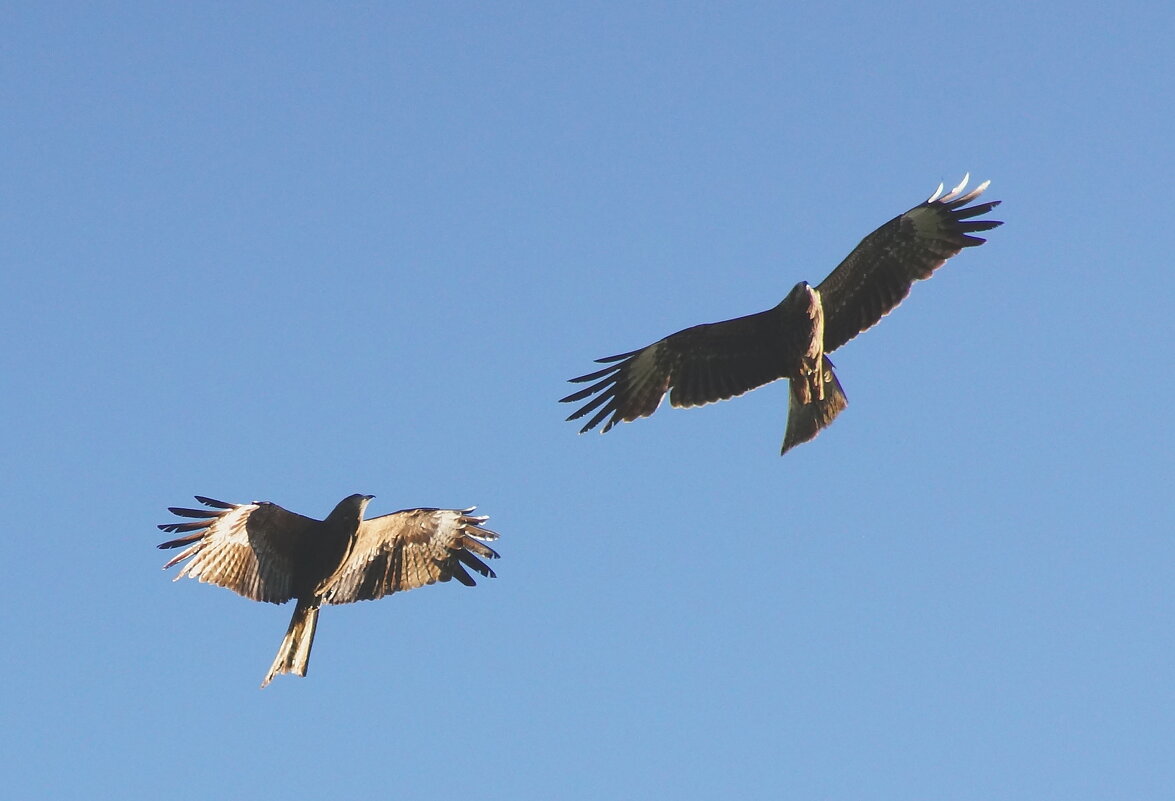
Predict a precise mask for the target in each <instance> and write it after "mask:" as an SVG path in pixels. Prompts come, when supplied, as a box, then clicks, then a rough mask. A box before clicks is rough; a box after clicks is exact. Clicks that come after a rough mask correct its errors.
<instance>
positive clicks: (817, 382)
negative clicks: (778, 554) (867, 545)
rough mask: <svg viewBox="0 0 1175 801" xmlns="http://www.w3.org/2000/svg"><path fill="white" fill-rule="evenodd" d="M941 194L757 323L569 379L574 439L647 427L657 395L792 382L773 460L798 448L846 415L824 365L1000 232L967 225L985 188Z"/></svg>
mask: <svg viewBox="0 0 1175 801" xmlns="http://www.w3.org/2000/svg"><path fill="white" fill-rule="evenodd" d="M967 180H968V178H967V177H964V178H963V181H962V183H960V184H959V185H958V186H957V187H955V188H954V189H953V190H951V192H949V193H947V194H946V195H942V187H941V186H940V187H939V190H938V191H937V192H935V193H934V195H932V196H931V197H930V199H928V200H927V201H926V202H924V203H920V204H919V205H917V206H915V207H914V208H912V209H910V210H909V211H907V212H905V213H904V214H900V215H898V216H897V217H895V218H893V219H892V220H890V221H889V222H887V223H886V224H885V225H883V226H881V227H880V228H878V229H877V230H876V231H874V232H873V233H871V234H869V235H868V236H867V237H865V238H864V239H863V240H861V243H860V244H859V245H857V247H856V248H854V249H853V251H852V252H851V253H850V254H849V255H848V256H847V257H846V258H845V259H844V261H842V262H841V263H840V264H839V265H838V266H837V268H836V269H835V270H833V271H832V272H831V273H830V274H829V275H828V277H827V278H825V279H824V280H823V281H822V282H821V283H820V284H819V285H818V286H816V287H811V286H809V285H808V283H807V282H804V281H801V282H800V283H798V284H796V286H795V287H793V288H792V290H791V292H789V293H788V295H787V297H785V298H784V299H783V300H782V301H781V302H780V303H779V304H778V305H777V306H775V307H774V308H771V309H768V310H766V311H762V312H759V313H758V314H751V315H747V316H745V317H738V318H735V319H733V320H725V321H723V322H719V323H708V324H705V325H696V326H693V327H692V328H686V329H684V330H682V331H678V332H677V333H676V334H671V335H670V336H667V337H665V338H664V339H661V340H659V341H657V342H654V343H653V344H652V345H649V346H647V347H645V348H641V349H640V350H634V351H630V352H628V353H621V354H619V355H617V356H608V357H606V358H603V359H598V360H597V361H598V362H599V363H601V364H608V365H609V366H608V367H605V368H604V369H602V370H597V371H596V372H593V373H588V374H587V375H582V376H579V377H577V378H573V379H571V381H572V382H573V383H586V382H594V383H592V384H591V386H589V387H587V388H585V389H581V390H579V391H578V392H574V393H572V394H571V395H568V396H567V397H565V398H563V399H562V402H564V403H575V402H579V401H584V400H586V401H587V403H585V404H584V405H583V406H582V407H580V408H579V409H577V410H576V411H575V412H574V413H573V414H572V415H571V416H570V417H568V418H567V419H568V420H578V419H580V418H581V417H584V416H586V415H588V414H590V413H592V412H594V413H595V414H594V415H593V416H592V417H591V418H590V419H589V420H588V422H587V423H586V424H585V425H584V426H583V428H581V429H580V433H584V432H586V431H590V430H591V429H593V428H595V427H596V426H598V425H600V424H601V423H603V424H604V426H603V428H602V429H601V430H602V431H604V432H606V431H608V430H609V429H611V428H612V426H614V425H616V423H618V422H627V421H632V420H636V419H638V418H641V417H648V416H649V415H651V414H652V413H653V412H655V411H656V410H657V407H658V406H659V405H660V403H661V399H662V398H663V397H664V396H665V393H666V392H668V393H669V403H670V405H672V406H676V407H691V406H702V405H704V404H707V403H712V402H714V401H719V400H726V399H727V398H733V397H736V396H738V395H742V394H743V393H745V392H748V391H750V390H752V389H755V388H756V387H760V386H762V385H764V384H767V383H770V382H772V381H776V380H778V379H781V378H787V379H789V380H790V384H791V390H790V394H789V412H788V422H787V431H786V433H785V435H784V440H783V447H782V450H781V453H786V452H787V451H788V450H789V449H790V448H792V447H794V446H795V445H798V444H800V443H801V442H807V441H808V440H810V439H812V438H813V437H815V436H816V435H817V434H818V433H819V432H820V431H821V429H823V428H825V427H826V426H827V425H828V424H829V423H831V422H832V420H833V419H834V418H835V417H836V416H837V415H838V414H839V413H840V412H841V410H842V409H844V408H845V406H846V405H847V404H848V399H847V398H846V397H845V395H844V391H843V390H842V388H841V385H840V381H839V380H838V379H837V377H836V373H835V372H834V370H833V365H832V362H831V361H829V360H828V357H827V355H826V354H828V353H831V352H832V351H834V350H836V349H837V348H839V347H840V346H841V345H844V344H845V343H846V342H848V341H849V340H850V339H852V338H853V337H855V336H856V335H857V334H859V333H861V332H862V331H865V330H867V329H868V328H871V327H872V326H874V325H876V324H877V322H878V321H879V320H880V319H881V318H882V317H883V316H884V315H885V314H887V313H889V312H890V311H891V310H892V309H893V308H894V307H896V306H897V305H898V304H899V303H901V302H902V300H903V299H904V298H905V297H906V295H908V294H909V292H910V287H911V286H912V285H913V283H914V281H917V280H920V279H925V278H929V277H930V276H931V274H932V273H933V272H934V271H935V270H936V269H938V268H939V267H941V266H942V265H943V264H944V263H945V262H946V260H947V259H949V258H951V257H952V256H954V255H956V254H957V253H958V252H959V251H960V250H962V249H963V248H965V247H975V246H977V245H982V244H983V243H984V242H985V241H986V240H985V239H982V238H980V237H977V236H973V235H972V234H974V233H975V232H978V231H986V230H989V229H992V228H995V227H996V226H998V225H1003V223H1002V222H999V221H996V220H973V219H972V218H974V217H978V216H980V215H983V214H986V213H987V212H989V211H991V210H992V209H993V208H995V207H996V206H998V205H999V201H998V200H997V201H991V202H989V203H980V204H978V205H975V206H970V207H968V206H967V204H968V203H970V202H971V201H973V200H975V199H976V198H978V197H979V195H980V194H982V193H983V191H984V190H985V189H986V188H987V186H988V182H986V181H985V182H984V183H982V184H980V185H979V186H978V187H976V188H975V189H974V190H972V191H971V192H968V193H966V194H963V189H964V188H965V187H966V185H967Z"/></svg>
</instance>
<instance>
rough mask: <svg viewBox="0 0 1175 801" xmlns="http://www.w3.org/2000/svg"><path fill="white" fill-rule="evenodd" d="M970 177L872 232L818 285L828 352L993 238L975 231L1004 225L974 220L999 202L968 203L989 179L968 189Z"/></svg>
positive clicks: (993, 221)
mask: <svg viewBox="0 0 1175 801" xmlns="http://www.w3.org/2000/svg"><path fill="white" fill-rule="evenodd" d="M969 177H970V176H969V175H967V176H964V177H963V181H962V182H961V183H960V184H959V185H958V186H956V187H955V188H954V189H952V190H951V191H950V192H948V193H947V194H946V195H942V187H941V186H940V187H939V189H938V191H937V192H935V193H934V194H933V195H932V196H931V197H930V199H929V200H927V201H926V202H925V203H920V204H918V205H917V206H915V207H914V208H912V209H910V210H909V211H907V212H906V213H905V214H901V215H899V216H897V217H894V218H893V219H892V220H890V221H889V222H887V223H886V224H885V225H883V226H881V227H880V228H878V229H877V230H876V231H874V232H873V233H871V234H869V236H867V237H865V238H864V239H862V240H861V243H860V244H859V245H857V247H855V248H854V249H853V252H852V253H850V254H849V255H848V256H847V257H846V258H845V260H844V261H842V262H841V263H840V265H839V266H837V268H836V269H835V270H833V271H832V272H831V273H829V275H828V277H827V278H825V279H824V280H823V281H822V282H821V283H820V285H819V286H818V287H817V288H816V289H817V290H818V291H819V292H820V297H821V301H822V303H823V306H824V352H825V353H831V352H832V351H834V350H836V349H837V348H839V347H840V346H841V345H843V344H845V343H846V342H848V341H849V340H850V339H852V338H853V337H855V336H856V335H857V334H859V333H861V332H862V331H864V330H866V329H868V328H870V327H872V326H873V325H875V324H876V323H877V321H878V320H880V319H881V318H882V317H883V316H884V315H885V314H887V313H889V312H890V311H891V310H892V309H893V308H894V307H895V306H897V305H898V304H899V303H901V302H902V300H903V299H904V298H905V297H906V295H908V294H909V293H910V287H911V285H913V283H914V282H915V281H917V280H919V279H923V278H929V277H930V275H931V273H933V272H934V271H935V270H936V269H938V268H939V267H941V266H942V265H943V264H944V263H945V262H946V260H947V259H949V258H951V257H952V256H954V255H955V254H957V253H958V252H959V251H960V250H962V249H963V248H968V247H975V246H976V245H982V244H983V243H984V242H986V241H987V240H986V239H983V238H981V237H978V236H973V235H972V234H974V233H976V232H977V231H987V230H990V229H992V228H995V227H996V226H998V225H1003V223H1002V222H1000V221H997V220H975V219H972V218H974V217H978V216H980V215H983V214H987V213H988V212H989V211H991V210H992V209H994V208H995V207H996V206H998V205H999V201H998V200H994V201H991V202H990V203H980V204H978V205H975V206H970V207H968V206H967V204H968V203H970V202H971V201H973V200H975V199H976V198H977V197H979V196H980V195H981V194H982V193H983V190H985V189H987V185H988V183H989V182H988V181H984V182H983V183H982V184H980V185H979V186H977V187H975V188H974V189H972V190H971V191H970V192H967V193H966V194H963V190H964V188H965V187H966V186H967V180H968V178H969ZM940 195H942V196H941V197H940Z"/></svg>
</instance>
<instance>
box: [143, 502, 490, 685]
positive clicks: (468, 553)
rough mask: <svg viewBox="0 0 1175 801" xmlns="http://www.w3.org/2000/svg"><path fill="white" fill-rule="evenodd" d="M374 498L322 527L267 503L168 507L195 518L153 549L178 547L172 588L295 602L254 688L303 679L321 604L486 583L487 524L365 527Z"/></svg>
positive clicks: (425, 521) (429, 520) (378, 523)
mask: <svg viewBox="0 0 1175 801" xmlns="http://www.w3.org/2000/svg"><path fill="white" fill-rule="evenodd" d="M372 497H373V496H371V495H352V496H350V497H348V498H344V499H343V500H341V501H339V504H338V506H336V507H335V508H334V510H333V511H332V512H331V513H330V514H329V515H327V517H326V520H314V519H312V518H309V517H303V516H302V515H300V514H296V513H294V512H290V511H287V510H286V509H283V508H282V507H280V506H278V505H276V504H273V503H269V502H268V501H258V502H254V503H248V504H234V503H225V502H224V501H216V500H213V499H211V498H205V497H202V496H200V495H197V496H196V500H197V501H199V502H200V503H202V504H204V505H205V506H207V507H209V508H208V509H184V508H180V507H171V508H169V509H168V511H169V512H171V513H172V514H175V515H178V516H180V517H185V518H193V519H192V520H185V521H177V522H174V523H164V524H162V525H160V526H159V528H161V529H162V530H163V531H167V532H171V533H176V534H179V533H182V534H183V535H184V536H182V537H179V538H178V539H174V540H170V541H168V542H165V543H163V544H161V545H160V546H159V547H160V548H180V547H184V546H186V547H184V550H183V551H181V552H180V554H179V555H178V556H176V557H175V558H174V559H172V560H171V561H170V562H168V563H167V564H166V565H164V566H163V567H164V569H165V570H166V569H167V568H169V567H171V566H172V565H175V564H177V563H179V562H182V561H183V560H184V559H188V560H189V561H188V562H187V564H185V565H184V566H183V567H182V568H181V569H180V572H179V575H177V576H176V580H177V581H178V580H179V579H181V578H183V577H184V576H189V577H191V578H194V579H199V580H200V581H206V582H208V583H210V584H216V585H219V586H221V587H227V588H228V589H230V590H232V591H233V592H235V593H238V594H239V595H243V596H245V597H246V598H250V599H252V600H254V601H266V602H269V603H275V604H281V603H285V602H286V601H289V600H291V599H293V600H296V601H297V606H295V608H294V615H293V617H292V618H291V620H290V627H289V629H288V630H287V631H286V636H285V639H284V640H282V644H281V647H280V648H279V649H278V652H277V658H276V659H274V660H273V665H272V667H270V668H269V673H268V674H267V675H266V676H265V681H263V682H261V686H262V687H264V686H265V685H267V684H269V682H270V680H271V679H273V677H274V676H276V675H277V674H279V673H296V674H297V675H299V676H305V675H306V666H307V664H308V663H309V661H310V646H311V645H312V644H313V643H314V629H315V627H316V625H317V624H318V610H319V607H320V606H321V605H322V604H349V603H352V602H354V601H368V600H372V599H375V598H382V597H383V596H385V595H391V594H392V593H393V592H397V591H403V590H411V589H415V588H416V587H423V586H424V585H426V584H432V583H434V582H437V581H448V580H449V579H451V578H455V579H457V580H458V581H460V582H461V583H462V584H464V585H466V586H468V587H472V586H473V585H474V583H475V582H474V580H473V577H472V576H470V575H469V572H468V571H467V570H466V569H465V568H467V567H468V568H471V569H473V570H474V571H476V572H477V573H480V574H481V575H483V576H486V577H488V578H494V571H493V570H491V569H490V568H489V566H487V565H486V564H485V562H483V561H481V560H482V559H496V558H498V554H497V553H496V552H495V551H494V550H493V549H492V548H490V547H489V546H488V545H485V544H484V543H485V542H487V541H492V540H496V539H497V538H498V535H497V534H496V533H495V532H493V531H490V530H489V529H487V528H483V527H482V524H483V523H484V522H485V521H486V520H488V519H489V518H487V517H481V516H473V515H472V514H471V512H473V509H472V508H469V509H404V510H403V511H399V512H393V513H392V514H389V515H382V516H380V517H373V518H371V519H369V520H364V519H363V512H364V510H365V509H366V508H367V504H368V502H369V501H370V500H371V499H372ZM479 557H480V558H479Z"/></svg>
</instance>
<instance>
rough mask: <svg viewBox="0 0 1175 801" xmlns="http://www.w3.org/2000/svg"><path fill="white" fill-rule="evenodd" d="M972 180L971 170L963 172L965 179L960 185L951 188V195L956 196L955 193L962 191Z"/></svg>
mask: <svg viewBox="0 0 1175 801" xmlns="http://www.w3.org/2000/svg"><path fill="white" fill-rule="evenodd" d="M970 180H971V173H970V172H965V173H963V180H962V181H959V185H958V186H956V187H955V188H954V189H952V190H951V195H952V196H954V195H957V194H959V193H960V192H962V191H963V189H964V188H965V187H966V186H967V182H968V181H970Z"/></svg>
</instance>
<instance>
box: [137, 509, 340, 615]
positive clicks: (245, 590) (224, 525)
mask: <svg viewBox="0 0 1175 801" xmlns="http://www.w3.org/2000/svg"><path fill="white" fill-rule="evenodd" d="M196 500H197V501H199V502H200V503H202V504H204V505H205V506H207V507H210V508H209V509H184V508H180V507H174V506H173V507H171V508H169V509H168V511H169V512H171V513H172V514H175V515H179V516H180V517H188V518H195V519H194V520H192V521H185V522H175V523H163V524H162V525H160V526H159V528H160V529H162V530H163V531H167V532H170V533H173V534H178V533H184V534H185V536H182V537H179V538H177V539H174V540H170V541H168V542H165V543H162V544H161V545H160V546H159V547H160V548H180V547H183V546H187V547H185V548H184V550H183V551H181V552H180V553H179V555H177V556H176V557H175V558H174V559H172V560H171V561H170V562H168V563H167V564H166V565H164V566H163V567H164V569H167V568H169V567H171V566H172V565H175V564H178V563H179V562H182V561H183V560H184V559H190V561H189V562H188V563H187V564H185V565H184V566H183V567H182V568H181V569H180V572H179V574H178V575H177V576H176V577H175V578H176V580H177V581H178V580H179V579H181V578H183V577H185V576H187V577H190V578H194V579H199V580H200V581H206V582H208V583H210V584H216V585H218V586H220V587H226V588H228V589H230V590H232V591H233V592H235V593H238V594H240V595H243V596H245V597H246V598H251V599H253V600H254V601H268V602H270V603H277V604H280V603H285V602H286V601H288V600H290V598H291V597H292V596H293V578H294V572H295V561H296V559H297V554H298V553H299V551H300V549H301V547H302V544H303V543H305V542H306V541H307V539H308V538H310V537H313V536H314V535H315V533H317V532H316V529H317V528H318V527H320V526H322V523H321V522H320V521H318V520H312V519H311V518H309V517H303V516H302V515H300V514H296V513H294V512H291V511H288V510H286V509H283V508H282V507H280V506H277V505H276V504H272V503H268V502H259V503H249V504H233V503H225V502H224V501H217V500H213V499H212V498H205V497H202V496H200V495H197V496H196Z"/></svg>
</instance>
